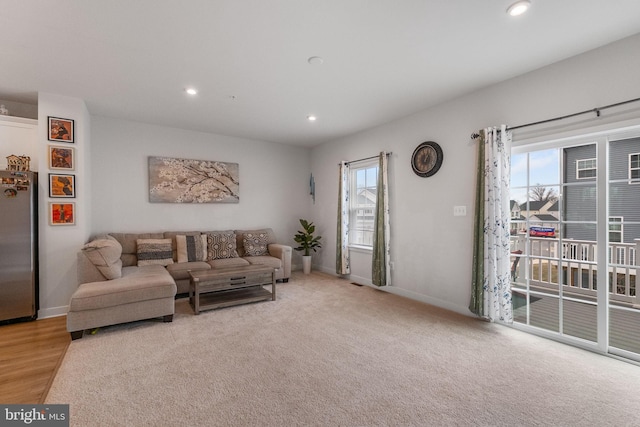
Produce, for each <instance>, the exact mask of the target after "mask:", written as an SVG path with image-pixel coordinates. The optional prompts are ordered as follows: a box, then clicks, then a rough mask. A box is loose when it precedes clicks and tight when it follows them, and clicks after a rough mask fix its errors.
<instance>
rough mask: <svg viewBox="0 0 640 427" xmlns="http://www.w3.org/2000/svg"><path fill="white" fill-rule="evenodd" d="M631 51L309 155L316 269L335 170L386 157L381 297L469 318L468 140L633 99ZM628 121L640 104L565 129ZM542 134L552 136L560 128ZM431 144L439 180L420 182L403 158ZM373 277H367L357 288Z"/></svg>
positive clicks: (330, 255)
mask: <svg viewBox="0 0 640 427" xmlns="http://www.w3.org/2000/svg"><path fill="white" fill-rule="evenodd" d="M637 52H640V35H636V36H634V37H631V38H628V39H625V40H622V41H620V42H617V43H614V44H612V45H608V46H605V47H602V48H600V49H596V50H594V51H591V52H587V53H585V54H582V55H580V56H577V57H574V58H570V59H568V60H565V61H562V62H559V63H557V64H553V65H550V66H547V67H545V68H542V69H540V70H537V71H534V72H532V73H529V74H526V75H523V76H520V77H517V78H514V79H512V80H509V81H506V82H503V83H500V84H497V85H495V86H492V87H489V88H486V89H484V90H481V91H478V92H476V93H473V94H470V95H467V96H464V97H461V98H458V99H456V100H453V101H451V102H448V103H446V104H443V105H440V106H437V107H435V108H431V109H429V110H426V111H423V112H420V113H418V114H415V115H412V116H410V117H407V118H404V119H401V120H397V121H394V122H392V123H389V124H386V125H384V126H380V127H378V128H375V129H370V130H368V131H366V132H362V133H359V134H356V135H353V136H350V137H347V138H343V139H340V140H337V141H333V142H331V143H326V144H324V145H321V146H318V147H316V148H314V149H313V150H312V153H311V159H312V162H311V169H312V172H313V174H314V176H315V179H316V204H315V206H314V209H313V211H312V214H311V216H310V219H312V220H314V221H315V222H316V224H317V226H318V230H319V232H320V233H321V234H322V235H323V236H325V237H324V239H325V245H324V248H323V250H322V253H321V254H320V256H319V257H316V259H315V260H314V262H315V263H316V264H318V266H319V267H320V268H322V269H323V270H324V271H326V272H328V273H335V242H336V238H335V235H336V225H335V224H336V212H337V202H336V198H337V164H338V162H339V161H341V160H355V159H359V158H363V157H368V156H372V155H376V154H377V153H378V152H379V151H381V150H387V151H393V155H392V157H391V159H390V204H391V258H392V261H393V262H394V264H395V269H394V270H393V271H392V284H393V286H392V287H390V289H388V290H389V291H391V292H396V293H400V294H403V295H407V296H410V297H412V298H415V299H419V300H423V301H426V302H430V303H433V304H435V305H438V306H441V307H445V308H448V309H452V310H455V311H458V312H460V313H466V314H469V311H468V309H467V307H468V304H469V297H470V286H471V285H470V284H471V261H472V243H473V236H472V233H473V208H474V197H475V190H474V188H475V162H476V143H475V141H471V139H470V134H471V133H472V132H474V131H476V130H478V129H480V128H483V127H486V126H493V125H500V124H502V123H505V124H507V125H511V126H516V125H520V124H525V123H530V122H535V121H539V120H544V119H548V118H552V117H556V116H561V115H566V114H571V113H574V112H577V111H583V110H587V109H591V108H595V107H599V106H603V105H608V104H613V103H616V102H620V101H625V100H627V99H631V98H637V97H639V96H640V79H639V78H638V76H639V75H640V55H638V54H637ZM496 66H497V67H498V66H499V64H496ZM469 72H473V64H469ZM594 117H595V116H594ZM629 117H636V118H637V117H640V105H639V104H631V105H629V106H627V107H624V108H620V109H616V110H607V111H603V112H602V117H600V118H599V119H597V120H596V119H593V118H587V117H581V118H579V119H576V120H573V121H572V123H574V124H575V126H592V125H594V124H596V123H604V122H611V121H617V120H622V119H625V118H629ZM565 125H566V124H563V126H564V127H566V126H565ZM543 128H545V129H549V130H550V131H551V132H557V131H558V129H559V128H560V125H559V124H554V125H548V126H546V127H543ZM540 129H541V127H538V128H528V129H526V130H523V131H520V132H518V131H515V132H514V143H517V141H518V139H519V138H520V139H522V138H525V137H530V136H531V135H532V134H536V133H537V134H541V133H542V132H541V130H540ZM429 140H433V141H436V142H438V143H439V144H440V145H441V146H442V148H443V150H444V163H443V165H442V168H441V169H440V171H439V172H438V173H437V174H436V175H434V176H432V177H430V178H419V177H418V176H416V175H415V174H414V173H413V172H412V170H411V166H410V156H411V153H412V152H413V150H414V149H415V147H416V146H417V145H418V144H420V143H421V142H424V141H429ZM457 205H464V206H466V207H467V216H466V217H454V216H453V207H454V206H457ZM354 259H355V265H354V266H353V268H352V270H354V269H355V270H357V271H358V272H362V271H365V272H366V271H370V258H369V257H366V256H365V257H363V256H362V254H358V255H356V256H355V257H354ZM353 261H354V260H352V262H353ZM363 263H364V266H363ZM359 274H362V273H359ZM370 277H371V275H370V273H369V275H368V276H366V277H359V278H358V279H360V280H362V279H364V280H365V281H366V280H370Z"/></svg>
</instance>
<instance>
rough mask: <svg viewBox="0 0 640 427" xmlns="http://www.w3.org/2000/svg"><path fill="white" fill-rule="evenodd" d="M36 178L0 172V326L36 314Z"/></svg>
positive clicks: (35, 176)
mask: <svg viewBox="0 0 640 427" xmlns="http://www.w3.org/2000/svg"><path fill="white" fill-rule="evenodd" d="M37 193H38V175H37V173H36V172H14V171H0V324H2V323H12V322H18V321H25V320H33V319H35V318H36V317H37V314H38V194H37Z"/></svg>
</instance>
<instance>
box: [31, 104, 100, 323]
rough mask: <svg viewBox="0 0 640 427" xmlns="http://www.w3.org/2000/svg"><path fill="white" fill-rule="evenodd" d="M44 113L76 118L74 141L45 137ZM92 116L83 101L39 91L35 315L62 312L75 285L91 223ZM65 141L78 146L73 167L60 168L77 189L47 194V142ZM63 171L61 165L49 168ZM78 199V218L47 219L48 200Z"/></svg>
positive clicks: (65, 310)
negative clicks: (69, 194) (60, 222)
mask: <svg viewBox="0 0 640 427" xmlns="http://www.w3.org/2000/svg"><path fill="white" fill-rule="evenodd" d="M48 116H53V117H61V118H66V119H71V120H74V127H75V135H74V136H75V137H74V139H75V142H74V143H73V144H65V143H53V142H51V141H49V140H48V138H47V126H48ZM90 128H91V119H90V116H89V112H88V110H87V108H86V106H85V103H84V101H82V100H81V99H77V98H70V97H65V96H60V95H55V94H50V93H42V92H41V93H39V94H38V137H37V140H38V148H37V160H38V165H39V166H38V172H39V176H38V178H39V185H38V187H39V195H38V199H39V229H40V236H39V237H40V239H39V240H40V246H39V255H40V311H39V313H38V317H49V316H55V315H61V314H66V312H67V306H68V304H69V298H70V297H71V294H72V293H73V291H74V290H75V289H76V288H77V276H76V253H77V251H78V249H79V248H80V247H82V245H83V244H84V243H85V241H86V239H87V237H88V235H89V233H90V225H91V212H90V209H89V208H88V206H89V204H90V202H91V195H90V189H89V186H90V182H91V181H90V179H91V177H90V175H89V174H88V171H89V169H88V164H87V153H88V152H89V147H90V145H91V139H90V138H91V136H90ZM50 144H55V145H65V146H67V145H68V146H69V147H73V148H75V150H76V165H75V170H73V171H69V172H64V173H70V174H73V175H75V181H76V189H75V190H76V193H75V198H73V199H71V198H69V199H67V198H65V199H59V198H57V199H52V198H50V197H49V183H48V173H49V172H51V171H50V170H49V169H48V166H49V162H48V147H49V145H50ZM53 172H58V173H61V171H53ZM50 202H58V203H59V202H65V203H66V202H72V203H75V204H76V224H75V225H70V226H67V225H64V226H51V225H49V211H48V209H49V203H50Z"/></svg>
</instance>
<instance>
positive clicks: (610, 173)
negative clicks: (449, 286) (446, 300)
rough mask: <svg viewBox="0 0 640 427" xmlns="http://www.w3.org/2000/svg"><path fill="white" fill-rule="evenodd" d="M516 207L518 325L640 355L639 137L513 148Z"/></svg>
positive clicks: (594, 346) (582, 343)
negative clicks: (639, 293)
mask: <svg viewBox="0 0 640 427" xmlns="http://www.w3.org/2000/svg"><path fill="white" fill-rule="evenodd" d="M511 208H512V209H511V218H512V220H511V252H512V289H513V309H514V321H515V324H516V326H518V327H522V328H524V329H528V330H531V331H535V332H537V333H541V334H542V335H548V336H551V337H556V338H558V339H561V340H563V341H568V342H571V343H572V344H576V345H579V346H582V347H586V348H591V349H594V350H598V351H610V352H615V353H618V354H621V355H623V356H625V357H630V358H634V359H640V301H636V277H637V273H638V272H639V271H638V270H639V267H638V257H636V253H640V252H638V249H639V247H640V137H635V138H626V139H623V138H616V137H615V135H614V136H611V135H598V136H594V137H592V138H580V139H578V138H576V139H573V140H563V141H561V142H549V143H545V144H537V145H530V146H521V147H516V148H514V150H513V152H512V157H511ZM598 284H606V285H604V286H598Z"/></svg>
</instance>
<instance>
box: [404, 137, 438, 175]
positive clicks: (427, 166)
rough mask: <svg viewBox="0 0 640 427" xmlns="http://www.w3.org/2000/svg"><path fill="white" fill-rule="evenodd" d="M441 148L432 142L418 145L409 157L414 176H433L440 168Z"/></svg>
mask: <svg viewBox="0 0 640 427" xmlns="http://www.w3.org/2000/svg"><path fill="white" fill-rule="evenodd" d="M442 159H443V154H442V148H441V147H440V145H438V143H436V142H433V141H427V142H423V143H422V144H420V145H418V146H417V147H416V149H415V150H414V151H413V154H412V155H411V168H412V169H413V171H414V172H415V173H416V175H418V176H421V177H423V178H426V177H428V176H431V175H434V174H435V173H436V172H438V170H439V169H440V166H442Z"/></svg>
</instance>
